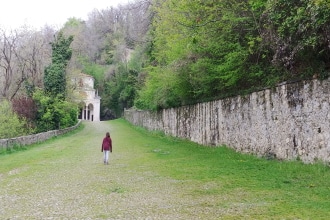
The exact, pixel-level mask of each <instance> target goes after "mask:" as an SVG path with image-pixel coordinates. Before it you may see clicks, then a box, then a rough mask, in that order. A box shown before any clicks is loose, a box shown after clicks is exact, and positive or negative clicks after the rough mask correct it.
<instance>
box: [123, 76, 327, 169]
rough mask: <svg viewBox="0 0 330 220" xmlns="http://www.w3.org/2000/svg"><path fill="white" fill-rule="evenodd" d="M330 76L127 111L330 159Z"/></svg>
mask: <svg viewBox="0 0 330 220" xmlns="http://www.w3.org/2000/svg"><path fill="white" fill-rule="evenodd" d="M329 94H330V80H324V81H322V82H321V81H319V80H312V81H302V82H297V83H292V84H285V85H280V86H278V87H276V88H274V89H266V90H263V91H259V92H255V93H252V94H250V95H247V96H237V97H233V98H227V99H222V100H218V101H213V102H207V103H199V104H196V105H190V106H183V107H179V108H171V109H164V110H161V111H158V112H149V111H138V110H125V113H124V117H125V118H126V120H128V121H130V122H131V123H132V124H134V125H137V126H142V127H145V128H147V129H149V130H159V131H163V132H165V134H167V135H171V136H175V137H180V138H185V139H189V140H191V141H194V142H197V143H200V144H203V145H209V146H220V145H226V146H228V147H231V148H234V149H235V150H236V151H239V152H244V153H252V154H256V155H258V156H269V155H271V156H274V157H276V158H278V159H286V160H291V159H298V158H299V159H301V160H302V161H303V162H305V163H313V162H315V161H323V162H327V163H328V162H330V105H329V102H330V98H329Z"/></svg>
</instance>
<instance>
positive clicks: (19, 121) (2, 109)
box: [0, 101, 29, 139]
mask: <svg viewBox="0 0 330 220" xmlns="http://www.w3.org/2000/svg"><path fill="white" fill-rule="evenodd" d="M26 127H27V123H26V120H25V119H24V118H20V117H19V116H18V115H17V114H15V113H14V112H13V110H12V108H11V105H10V103H9V102H8V101H2V102H1V103H0V139H5V138H12V137H18V136H23V135H26V134H28V133H29V130H28V129H27V128H26Z"/></svg>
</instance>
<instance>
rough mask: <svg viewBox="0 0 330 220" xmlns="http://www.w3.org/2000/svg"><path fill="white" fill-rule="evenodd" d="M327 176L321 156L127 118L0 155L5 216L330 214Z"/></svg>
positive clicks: (1, 214) (0, 215)
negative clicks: (272, 151) (108, 143)
mask: <svg viewBox="0 0 330 220" xmlns="http://www.w3.org/2000/svg"><path fill="white" fill-rule="evenodd" d="M107 131H109V132H110V134H111V137H112V139H113V153H112V154H111V155H110V164H109V165H103V161H102V156H103V155H102V153H101V142H102V138H103V137H104V135H105V133H106V132H107ZM329 180H330V170H329V166H325V165H323V164H316V165H305V164H302V163H301V162H299V161H292V162H285V161H276V160H266V159H262V158H257V157H254V156H251V155H242V154H239V153H236V152H234V151H233V150H230V149H228V148H226V147H217V148H210V147H203V146H200V145H198V144H195V143H191V142H189V141H184V140H179V139H177V138H171V137H166V136H164V135H162V134H161V133H155V132H153V133H151V132H147V131H145V130H144V129H141V128H136V127H133V126H131V125H130V124H129V123H128V122H126V121H125V120H123V119H118V120H113V121H106V122H93V123H92V122H84V123H83V124H82V127H81V128H79V129H78V130H77V131H74V132H72V133H70V134H66V135H64V136H61V137H57V138H54V139H52V140H49V141H46V142H44V143H40V144H36V145H33V146H28V147H26V149H25V150H20V151H16V152H12V153H8V154H1V155H0V219H329V218H330V181H329Z"/></svg>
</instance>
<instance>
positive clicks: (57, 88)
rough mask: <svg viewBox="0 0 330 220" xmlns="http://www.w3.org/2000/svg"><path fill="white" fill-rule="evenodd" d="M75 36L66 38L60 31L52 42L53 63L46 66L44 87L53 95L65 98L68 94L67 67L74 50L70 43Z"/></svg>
mask: <svg viewBox="0 0 330 220" xmlns="http://www.w3.org/2000/svg"><path fill="white" fill-rule="evenodd" d="M72 41H73V37H72V36H69V37H68V38H65V36H64V35H63V33H62V32H60V33H59V34H58V36H57V38H56V39H55V42H52V43H51V46H52V63H51V64H50V65H49V66H47V67H46V69H45V76H44V89H45V91H46V92H47V93H49V94H50V95H51V96H53V97H55V96H57V95H60V96H62V97H63V98H65V96H66V74H65V73H66V67H67V64H68V61H69V60H70V58H71V55H72V50H71V49H70V44H71V42H72Z"/></svg>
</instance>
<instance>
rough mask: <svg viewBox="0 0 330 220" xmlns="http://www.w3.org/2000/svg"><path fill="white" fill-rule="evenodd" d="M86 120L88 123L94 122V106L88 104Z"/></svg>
mask: <svg viewBox="0 0 330 220" xmlns="http://www.w3.org/2000/svg"><path fill="white" fill-rule="evenodd" d="M87 110H88V111H87V120H89V121H94V105H93V104H92V103H90V104H89V105H88V106H87Z"/></svg>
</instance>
